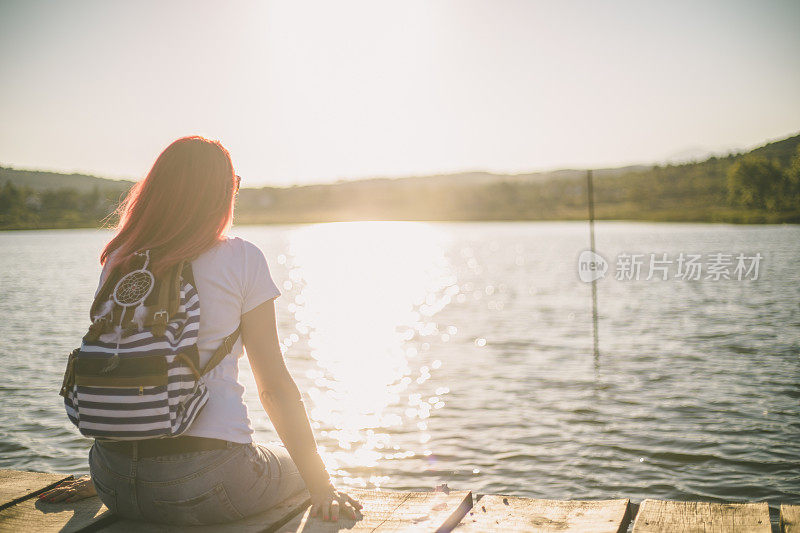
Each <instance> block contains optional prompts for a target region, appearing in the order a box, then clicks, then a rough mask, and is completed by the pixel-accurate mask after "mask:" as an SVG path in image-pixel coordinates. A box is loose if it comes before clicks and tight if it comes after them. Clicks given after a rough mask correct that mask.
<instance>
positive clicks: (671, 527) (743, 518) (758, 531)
mask: <svg viewBox="0 0 800 533" xmlns="http://www.w3.org/2000/svg"><path fill="white" fill-rule="evenodd" d="M667 531H669V532H670V533H723V532H728V531H736V532H737V533H770V532H771V531H772V526H771V525H770V521H769V506H768V505H767V504H766V502H762V503H709V502H672V501H662V500H645V501H643V502H642V504H641V505H640V506H639V513H638V514H637V515H636V521H635V522H634V524H633V533H661V532H667Z"/></svg>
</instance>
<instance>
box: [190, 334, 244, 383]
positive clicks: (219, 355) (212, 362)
mask: <svg viewBox="0 0 800 533" xmlns="http://www.w3.org/2000/svg"><path fill="white" fill-rule="evenodd" d="M241 332H242V325H241V324H239V325H238V326H236V329H235V330H233V333H231V334H230V335H228V336H227V337H225V338H224V339H222V344H220V345H219V348H217V350H216V351H215V352H214V355H212V356H211V359H209V360H208V364H207V365H206V366H205V368H203V371H202V372H201V373H200V374H201V375H205V374H207V373H209V372H210V371H211V370H212V369H213V368H214V367H215V366H217V365H218V364H220V362H222V360H223V359H225V356H226V355H228V354H229V353H231V351H233V345H234V344H236V341H237V340H238V339H239V334H240V333H241Z"/></svg>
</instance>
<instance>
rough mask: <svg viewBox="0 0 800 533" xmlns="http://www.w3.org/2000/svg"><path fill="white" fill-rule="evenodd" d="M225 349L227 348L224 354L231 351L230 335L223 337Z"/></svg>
mask: <svg viewBox="0 0 800 533" xmlns="http://www.w3.org/2000/svg"><path fill="white" fill-rule="evenodd" d="M225 349H226V350H227V352H226V355H227V354H229V353H231V352H232V351H233V346H231V338H230V337H225Z"/></svg>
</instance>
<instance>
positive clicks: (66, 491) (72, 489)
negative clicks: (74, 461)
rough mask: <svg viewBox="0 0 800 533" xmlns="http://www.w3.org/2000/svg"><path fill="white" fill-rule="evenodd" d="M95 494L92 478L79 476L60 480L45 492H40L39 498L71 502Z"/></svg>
mask: <svg viewBox="0 0 800 533" xmlns="http://www.w3.org/2000/svg"><path fill="white" fill-rule="evenodd" d="M96 495H97V491H96V490H95V488H94V483H92V478H90V477H89V476H81V477H79V478H77V479H68V480H66V481H62V482H61V483H60V484H58V485H56V486H55V487H53V488H52V489H50V490H48V491H47V492H43V493H42V494H40V495H39V499H40V500H44V501H46V502H51V503H55V502H64V503H71V502H76V501H78V500H82V499H84V498H91V497H92V496H96Z"/></svg>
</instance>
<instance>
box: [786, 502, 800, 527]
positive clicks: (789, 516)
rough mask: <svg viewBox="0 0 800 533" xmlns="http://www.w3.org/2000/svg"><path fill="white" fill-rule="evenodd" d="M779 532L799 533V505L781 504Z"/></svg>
mask: <svg viewBox="0 0 800 533" xmlns="http://www.w3.org/2000/svg"><path fill="white" fill-rule="evenodd" d="M781 531H782V532H783V533H800V505H786V504H784V503H782V504H781Z"/></svg>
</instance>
